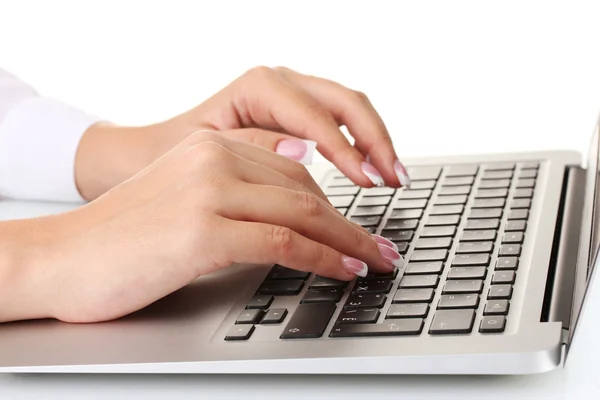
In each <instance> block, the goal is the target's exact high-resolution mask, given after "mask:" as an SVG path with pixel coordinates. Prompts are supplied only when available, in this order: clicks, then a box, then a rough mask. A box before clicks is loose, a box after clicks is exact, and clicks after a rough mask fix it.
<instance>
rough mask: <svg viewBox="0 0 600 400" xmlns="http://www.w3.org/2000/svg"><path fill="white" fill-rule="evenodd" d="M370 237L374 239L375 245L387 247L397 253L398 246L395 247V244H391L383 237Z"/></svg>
mask: <svg viewBox="0 0 600 400" xmlns="http://www.w3.org/2000/svg"><path fill="white" fill-rule="evenodd" d="M371 236H373V239H375V241H376V242H377V243H379V244H382V245H384V246H387V247H391V248H392V249H394V250H396V251H398V246H396V243H394V242H392V241H391V240H388V239H386V238H384V237H383V236H379V235H371Z"/></svg>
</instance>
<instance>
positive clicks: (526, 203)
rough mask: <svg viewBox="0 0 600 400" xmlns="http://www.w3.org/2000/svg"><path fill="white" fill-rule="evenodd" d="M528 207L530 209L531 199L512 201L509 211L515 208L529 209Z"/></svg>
mask: <svg viewBox="0 0 600 400" xmlns="http://www.w3.org/2000/svg"><path fill="white" fill-rule="evenodd" d="M530 207H531V199H514V200H513V201H511V202H510V208H511V209H515V208H517V209H518V208H527V209H529V208H530Z"/></svg>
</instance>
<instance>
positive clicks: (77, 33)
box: [0, 0, 600, 399]
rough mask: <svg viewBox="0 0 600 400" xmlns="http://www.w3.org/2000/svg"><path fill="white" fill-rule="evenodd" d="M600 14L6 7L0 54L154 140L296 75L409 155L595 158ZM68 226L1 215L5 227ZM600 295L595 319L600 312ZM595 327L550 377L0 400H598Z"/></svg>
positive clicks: (169, 384)
mask: <svg viewBox="0 0 600 400" xmlns="http://www.w3.org/2000/svg"><path fill="white" fill-rule="evenodd" d="M599 7H600V5H599V4H598V3H594V2H590V3H585V2H581V1H579V2H563V3H558V2H547V1H528V2H523V1H504V2H501V3H491V2H481V1H458V0H457V1H452V2H448V1H437V2H432V1H430V2H410V3H409V2H392V1H389V2H388V1H381V2H375V1H364V0H362V1H327V2H322V1H317V0H301V1H292V0H290V1H285V2H281V1H274V0H273V1H259V0H254V1H251V2H248V1H242V0H240V1H213V2H186V1H168V2H167V1H164V2H158V1H157V2H141V1H137V2H136V1H116V0H115V1H111V0H102V1H100V0H97V1H96V0H89V1H86V2H77V1H67V0H60V1H58V0H57V1H54V2H42V1H19V2H16V1H15V2H10V1H9V2H2V3H1V4H0V37H1V38H4V39H8V40H0V66H2V67H3V68H6V69H8V70H11V71H13V72H15V73H17V74H18V75H20V76H21V77H23V78H24V79H26V80H27V81H29V82H30V83H32V84H33V85H34V86H35V87H36V88H38V90H40V92H42V93H43V94H45V95H50V96H54V97H57V98H59V99H62V100H63V101H66V102H68V103H71V104H73V105H76V106H78V107H81V108H83V109H85V110H87V111H89V112H91V113H94V114H97V115H101V116H103V117H105V118H107V119H109V120H111V121H115V122H117V123H125V124H145V123H151V122H154V121H158V120H162V119H165V118H168V117H170V116H172V115H175V114H177V113H179V112H181V111H183V110H185V109H187V108H189V107H191V106H193V105H195V104H197V103H198V102H200V101H202V99H205V98H207V97H208V96H210V95H212V94H213V93H214V92H215V91H217V90H219V89H220V88H221V87H223V86H224V85H226V84H227V83H228V82H230V81H231V80H233V79H234V78H235V77H236V76H238V75H239V74H240V73H242V72H243V71H245V70H247V69H248V68H250V67H253V66H256V65H270V66H275V65H285V66H288V67H291V68H294V69H297V70H299V71H301V72H306V73H310V74H315V75H320V76H324V77H328V78H330V79H334V80H337V81H339V82H342V83H344V84H346V85H348V86H350V87H352V88H355V89H360V90H361V91H363V92H366V93H367V94H368V95H369V96H370V98H371V100H372V102H373V103H374V105H375V107H376V108H377V109H378V110H379V112H380V114H381V115H382V116H383V118H384V120H385V122H386V124H387V126H388V128H389V130H390V132H391V133H392V136H393V138H394V140H395V143H396V146H397V148H398V152H399V154H400V155H402V154H407V155H410V156H415V155H437V154H465V153H478V152H495V151H518V150H533V149H556V148H568V149H575V150H579V151H582V152H585V151H586V146H587V143H588V141H589V136H590V135H591V131H592V128H593V124H594V123H595V119H596V115H597V113H598V111H599V110H600V52H598V38H599V37H600V23H598V17H597V16H598V15H600V12H599V11H600V10H599ZM33 11H35V12H33ZM49 151H52V149H49ZM58 210H59V209H57V208H49V206H48V205H33V204H20V203H7V202H0V218H4V219H7V218H8V219H9V218H19V217H24V216H30V215H35V214H40V213H42V214H43V213H47V212H55V211H58ZM598 292H600V288H599V289H597V290H596V291H595V293H598ZM595 296H596V299H592V300H593V301H591V302H590V304H596V305H598V307H597V309H600V299H598V297H599V296H600V293H598V294H596V295H595ZM599 320H600V317H599V318H598V319H595V318H590V319H588V322H589V325H588V326H587V327H581V331H580V335H579V337H578V338H577V340H576V342H575V343H576V346H575V347H574V349H573V353H572V354H571V357H572V358H570V360H569V364H568V366H567V368H566V369H558V370H555V371H553V372H550V373H547V374H542V375H536V376H525V377H441V376H431V377H411V376H409V377H402V376H400V377H398V376H376V377H373V376H359V377H354V376H351V377H344V376H305V377H302V376H288V377H286V376H142V375H120V376H116V375H96V376H92V375H0V399H101V398H102V399H106V398H110V399H117V398H128V399H134V398H144V399H163V398H190V399H191V398H194V399H197V398H235V399H242V398H249V397H258V398H263V399H268V398H278V399H279V398H299V399H307V398H341V399H344V398H352V399H354V398H356V399H358V398H360V399H363V398H365V397H368V396H371V397H372V396H378V398H428V399H438V398H439V399H454V398H460V399H481V398H485V399H496V398H498V399H507V398H510V399H521V398H544V399H593V398H600V372H599V371H596V370H597V369H598V368H597V367H596V360H600V350H599V348H600V346H598V345H597V339H596V338H595V336H596V334H595V333H596V332H600V326H599V323H598V321H599Z"/></svg>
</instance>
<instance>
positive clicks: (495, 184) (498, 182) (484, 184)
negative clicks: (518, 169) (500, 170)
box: [479, 179, 510, 189]
mask: <svg viewBox="0 0 600 400" xmlns="http://www.w3.org/2000/svg"><path fill="white" fill-rule="evenodd" d="M507 187H510V179H486V180H483V181H481V183H480V184H479V188H481V189H501V188H507Z"/></svg>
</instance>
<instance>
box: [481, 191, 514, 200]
mask: <svg viewBox="0 0 600 400" xmlns="http://www.w3.org/2000/svg"><path fill="white" fill-rule="evenodd" d="M506 196H508V189H479V190H477V192H476V193H475V198H477V199H489V198H495V197H498V198H505V197H506Z"/></svg>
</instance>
